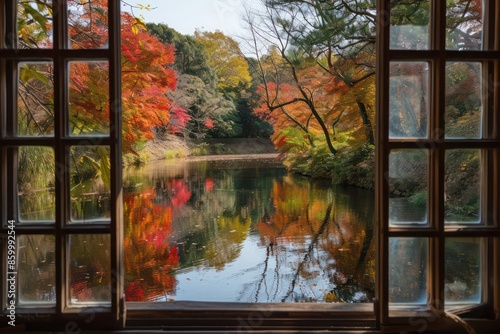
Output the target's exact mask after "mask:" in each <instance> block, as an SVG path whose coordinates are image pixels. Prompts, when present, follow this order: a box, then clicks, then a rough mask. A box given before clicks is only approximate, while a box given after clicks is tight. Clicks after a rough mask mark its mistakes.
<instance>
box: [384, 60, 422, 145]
mask: <svg viewBox="0 0 500 334" xmlns="http://www.w3.org/2000/svg"><path fill="white" fill-rule="evenodd" d="M390 72H391V74H390V82H389V85H390V87H389V94H390V101H389V136H390V137H391V138H425V137H427V119H428V114H429V102H428V96H429V92H428V89H429V88H428V76H429V65H428V64H427V63H424V62H413V63H410V62H401V63H397V62H392V63H391V65H390Z"/></svg>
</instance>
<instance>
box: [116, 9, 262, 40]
mask: <svg viewBox="0 0 500 334" xmlns="http://www.w3.org/2000/svg"><path fill="white" fill-rule="evenodd" d="M125 2H126V3H129V4H132V5H136V4H137V3H140V4H142V5H147V4H150V5H151V8H152V9H151V10H149V11H146V10H139V9H133V10H134V15H135V16H140V15H142V17H143V18H144V21H145V22H147V23H165V24H167V25H168V26H169V27H171V28H173V29H175V30H177V31H178V32H180V33H182V34H187V35H193V34H194V32H195V30H196V29H199V30H202V31H215V30H220V31H222V32H223V33H224V34H226V35H228V36H231V37H236V36H241V35H244V29H243V27H242V26H243V24H242V21H241V18H240V16H241V14H243V13H244V9H243V2H244V3H245V5H252V4H253V5H255V4H257V3H259V0H250V1H249V0H143V1H137V0H128V1H127V0H126V1H125ZM123 9H124V10H127V8H126V7H124V8H123ZM127 11H130V10H127Z"/></svg>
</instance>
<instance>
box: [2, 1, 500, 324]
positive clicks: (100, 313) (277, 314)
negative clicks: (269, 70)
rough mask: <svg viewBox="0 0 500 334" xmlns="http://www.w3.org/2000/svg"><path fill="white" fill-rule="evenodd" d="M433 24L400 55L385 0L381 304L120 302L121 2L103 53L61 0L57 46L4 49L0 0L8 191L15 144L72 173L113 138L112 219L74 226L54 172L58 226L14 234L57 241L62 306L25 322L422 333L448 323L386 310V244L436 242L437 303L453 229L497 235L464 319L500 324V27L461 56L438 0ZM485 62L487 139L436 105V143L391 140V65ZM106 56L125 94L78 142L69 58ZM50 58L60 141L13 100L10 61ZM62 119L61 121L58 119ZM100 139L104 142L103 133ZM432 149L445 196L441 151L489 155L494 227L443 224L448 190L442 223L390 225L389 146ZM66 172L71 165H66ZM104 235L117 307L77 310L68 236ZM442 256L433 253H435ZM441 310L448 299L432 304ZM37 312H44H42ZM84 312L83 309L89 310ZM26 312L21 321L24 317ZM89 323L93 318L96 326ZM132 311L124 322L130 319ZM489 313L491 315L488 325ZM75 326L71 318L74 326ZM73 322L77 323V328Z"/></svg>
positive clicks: (439, 213) (5, 25) (9, 20)
mask: <svg viewBox="0 0 500 334" xmlns="http://www.w3.org/2000/svg"><path fill="white" fill-rule="evenodd" d="M431 1H432V4H433V12H434V13H436V16H435V17H436V18H439V19H436V20H433V21H432V22H433V24H435V25H436V27H438V29H437V32H436V33H434V34H433V36H434V37H433V39H432V43H431V44H432V48H431V50H429V51H396V50H390V49H389V24H387V23H388V21H387V20H388V15H387V13H388V8H389V0H377V8H378V11H377V16H378V21H377V30H378V35H377V36H378V37H377V56H378V60H377V71H378V75H377V96H378V100H377V108H378V111H377V148H376V150H377V159H376V168H377V170H376V227H377V228H378V235H377V256H378V264H377V268H378V269H377V274H376V275H377V277H376V282H377V283H376V284H377V285H376V286H377V291H376V296H377V300H376V302H375V303H373V304H366V305H302V306H297V305H284V304H269V305H268V304H235V303H221V304H217V305H214V304H212V303H196V302H194V303H184V304H183V303H176V304H169V303H165V304H162V305H159V304H156V303H126V304H125V302H124V297H123V285H124V284H123V272H124V270H123V247H122V239H123V231H122V229H123V224H122V215H123V213H122V193H121V103H120V102H119V101H121V100H120V97H121V84H120V79H121V75H120V74H121V73H120V66H119V65H120V1H119V0H109V13H110V14H109V28H110V29H109V31H110V36H109V38H110V43H109V45H110V48H109V49H99V50H69V49H68V48H67V47H66V42H63V41H66V33H65V31H66V30H65V27H66V24H67V22H66V15H65V6H64V3H65V1H64V0H53V3H54V6H56V8H57V10H55V12H56V13H57V14H56V15H54V21H53V22H54V27H53V31H54V48H53V49H36V50H31V49H30V50H18V49H16V48H15V46H13V45H8V43H7V39H6V38H5V37H6V36H15V35H17V33H16V30H15V28H16V22H15V13H16V8H15V6H13V5H12V4H13V3H15V1H14V0H0V36H2V39H1V40H0V158H1V159H0V161H1V162H0V190H1V191H2V194H5V193H11V194H14V193H15V187H14V184H13V181H12V180H10V179H9V178H10V177H11V176H12V172H11V170H14V169H15V168H14V167H15V160H16V159H15V152H16V150H17V149H16V148H17V147H20V146H23V145H34V146H48V147H53V148H54V150H55V153H56V163H57V164H59V165H62V166H65V168H68V163H67V161H68V159H67V155H68V153H67V148H68V147H69V146H73V145H78V144H79V143H81V142H82V141H85V145H89V143H90V144H92V143H93V144H95V145H107V146H109V147H110V148H111V156H110V158H111V169H112V182H111V196H112V202H111V203H112V205H111V211H112V213H111V214H112V216H111V220H110V223H109V224H108V223H103V224H95V223H93V224H88V225H85V224H79V225H68V224H65V223H66V219H67V213H68V203H67V201H66V200H65V197H66V196H67V189H66V187H67V184H66V183H67V180H66V179H65V178H64V177H57V178H56V180H57V181H56V188H57V190H56V201H57V204H56V221H55V224H52V225H36V224H31V225H30V224H25V225H22V226H17V227H16V233H17V235H22V234H52V235H55V236H56V263H57V269H56V285H57V301H56V305H55V307H50V308H24V309H23V308H21V309H18V313H17V315H18V317H19V318H18V321H19V323H23V322H24V323H25V324H26V325H27V326H28V328H32V329H36V330H40V329H46V330H54V329H62V330H68V327H67V326H68V324H70V325H71V326H76V327H72V329H79V328H94V329H111V328H113V329H119V328H125V329H131V330H133V329H137V328H139V327H141V328H144V327H143V326H144V324H147V327H148V328H151V329H153V328H159V327H163V328H164V327H165V326H167V327H168V329H170V330H175V329H184V330H185V329H186V328H190V329H192V330H201V329H203V330H225V331H227V330H234V331H246V332H248V331H251V330H270V329H282V330H287V329H288V330H296V329H298V328H300V329H310V330H325V329H329V330H331V331H336V330H341V331H343V332H347V331H348V330H351V329H352V330H362V331H363V332H368V331H369V332H398V331H412V330H416V331H418V330H420V329H422V328H421V327H417V328H416V327H415V320H417V322H416V323H417V326H420V325H421V324H422V322H421V321H420V320H421V319H423V320H424V321H425V325H426V327H425V329H424V330H431V329H436V330H440V329H442V328H444V327H446V326H447V321H446V317H444V316H436V315H435V314H434V313H432V312H430V311H422V312H416V313H412V314H411V315H410V314H404V312H403V313H402V314H401V315H400V316H389V309H388V305H389V292H388V240H389V237H392V236H403V237H404V236H410V237H414V236H419V237H427V238H429V240H432V242H431V243H430V244H431V246H430V254H431V256H430V258H429V261H430V265H429V272H430V277H431V279H430V284H429V287H430V291H429V294H430V295H431V300H432V297H433V296H440V295H441V294H442V291H443V286H444V283H443V268H441V267H440V266H439V264H440V263H443V261H444V254H443V253H444V245H443V241H444V238H446V237H450V236H452V237H453V236H471V235H473V236H481V237H484V238H487V239H488V240H491V241H490V242H489V243H488V244H489V245H488V247H489V249H488V261H489V263H488V265H491V266H492V268H491V269H488V271H489V272H488V277H487V278H486V279H484V284H485V285H486V286H487V291H488V293H487V295H486V296H485V297H486V300H487V303H486V304H485V305H481V306H479V307H472V308H470V309H466V310H461V311H460V312H458V313H459V314H462V315H464V316H465V317H470V319H467V320H468V321H470V323H471V324H473V325H475V326H477V327H478V328H483V329H486V330H490V329H491V330H493V329H495V328H496V327H497V326H498V325H499V322H498V320H495V318H498V315H497V314H496V313H495V312H496V310H498V309H499V307H500V298H499V295H500V293H499V286H498V284H495V282H499V281H500V280H499V278H500V256H499V255H498V254H500V243H499V235H500V218H499V215H500V210H499V207H500V198H499V197H500V196H499V194H498V190H499V189H498V188H499V179H500V175H499V173H500V172H499V167H500V157H499V154H500V153H499V150H500V148H499V147H500V138H499V132H500V85H495V83H498V82H500V51H499V50H500V34H498V35H494V34H487V35H486V39H487V40H488V43H490V45H491V48H492V50H491V51H474V52H462V51H460V52H458V51H446V50H444V48H443V45H442V44H440V43H437V42H436V41H438V40H439V36H443V34H444V17H445V11H444V10H443V2H442V1H440V0H431ZM490 3H491V4H492V5H491V6H492V8H490V9H492V11H491V13H490V15H491V17H494V20H490V21H489V22H490V26H489V28H488V30H489V31H496V32H499V31H500V3H496V4H494V1H491V0H490ZM484 58H487V59H489V61H488V63H487V67H486V71H487V72H488V74H492V75H493V77H492V82H491V83H490V84H491V87H490V88H491V89H492V90H493V93H492V94H491V96H489V97H488V105H489V108H488V111H487V113H486V115H485V117H486V120H487V121H486V122H485V124H488V126H487V128H486V129H485V130H486V134H487V139H484V140H483V139H481V140H468V141H465V140H457V141H452V140H445V139H444V138H443V137H442V135H440V134H439V132H433V131H432V129H439V128H442V123H443V117H442V116H443V115H442V112H435V113H433V112H432V111H431V118H432V121H431V127H432V128H431V129H430V131H429V132H430V133H431V134H433V133H434V135H435V137H431V138H430V139H429V140H406V141H400V140H399V141H398V140H393V139H389V137H388V129H389V127H388V117H387V113H388V97H389V90H388V87H389V81H388V80H389V76H388V74H389V61H391V60H405V59H426V60H428V61H429V62H433V63H435V64H438V66H437V68H442V67H443V64H445V62H446V60H448V59H457V60H458V59H460V60H463V59H470V60H481V61H483V60H484ZM79 59H86V60H106V61H109V64H110V87H109V88H110V100H111V101H118V102H117V103H111V113H110V115H111V116H110V133H109V136H104V137H92V136H89V137H78V138H75V137H70V136H68V135H67V134H66V129H65V123H64V115H65V114H66V113H67V110H66V87H65V86H66V84H67V83H66V81H65V80H67V79H66V75H67V74H66V72H67V63H68V61H70V60H79ZM38 60H43V61H47V60H48V61H52V62H53V63H54V66H55V68H56V72H57V73H58V74H57V77H56V79H55V86H54V89H55V110H56V114H57V115H59V116H58V117H56V121H55V122H56V127H55V133H54V137H53V138H52V137H51V138H48V137H39V138H26V137H16V136H13V135H12V133H11V132H12V131H11V129H12V127H13V126H12V124H13V122H14V120H13V118H12V116H10V115H13V112H12V111H13V110H15V109H14V108H15V102H14V101H15V96H14V95H13V93H12V92H13V90H12V88H9V84H13V78H15V77H16V76H15V72H14V70H12V69H9V68H8V66H7V65H8V64H9V62H12V61H38ZM433 73H434V74H433V75H432V77H431V80H432V82H433V83H434V86H433V87H434V88H435V89H436V91H437V92H443V91H444V80H443V79H444V78H443V76H444V71H438V70H434V71H433ZM433 95H437V98H435V99H434V100H433V103H432V107H431V110H442V107H443V103H444V102H443V99H442V97H441V98H440V97H439V94H433ZM61 115H63V116H61ZM96 138H98V140H96ZM422 145H423V146H424V147H428V148H430V147H436V148H437V149H436V150H435V151H434V153H433V154H432V157H431V165H430V166H431V168H430V171H431V172H430V173H429V174H430V181H429V184H431V189H432V190H434V191H436V192H437V193H438V194H439V193H442V191H443V189H442V188H443V185H442V182H440V180H442V178H443V168H442V165H443V159H444V155H443V152H444V149H445V147H478V148H484V147H488V148H491V150H492V151H493V152H494V154H491V156H490V157H488V159H490V160H489V163H488V168H487V181H491V182H488V183H487V184H488V188H487V189H486V190H485V192H486V193H487V194H488V195H491V198H489V199H488V202H487V204H486V208H485V209H484V210H486V211H488V213H489V214H490V217H491V219H492V222H491V223H492V226H488V227H487V228H481V229H463V230H458V229H455V230H452V229H447V228H445V226H444V222H443V200H442V199H440V196H433V197H432V198H431V201H430V206H431V210H430V212H431V213H432V219H434V220H435V221H438V222H439V224H437V225H436V226H437V228H434V229H432V228H431V229H394V228H390V227H389V223H388V196H389V192H388V182H387V180H386V179H385V175H386V173H387V172H388V154H389V150H390V149H393V148H414V147H419V148H420V147H422ZM62 172H63V173H64V168H63V171H62ZM12 201H13V199H12V197H8V196H2V197H1V199H0V217H1V219H2V221H1V223H0V231H1V233H2V237H3V236H4V235H5V234H6V231H7V230H6V222H7V220H8V219H12V218H16V217H14V216H13V215H15V212H14V209H13V208H14V207H15V205H14V204H13V202H12ZM88 233H103V234H109V235H110V236H111V270H112V272H113V273H114V275H113V279H112V300H111V303H110V306H109V307H90V308H70V307H68V305H67V303H66V300H67V296H66V286H67V282H66V277H67V268H66V257H65V254H66V251H67V250H66V236H67V235H69V234H88ZM3 240H4V239H2V241H1V243H0V246H1V249H0V250H1V253H2V259H1V260H0V265H1V266H2V269H3V268H6V261H5V256H3V255H4V254H6V243H5V242H4V241H3ZM434 255H435V256H434ZM1 273H2V274H1V275H0V276H1V279H2V282H1V283H0V286H1V291H0V302H1V303H2V310H3V312H4V313H5V304H6V295H5V291H6V287H5V273H4V271H3V270H2V271H1ZM435 306H437V308H438V310H441V311H442V309H440V308H442V305H439V304H438V305H435ZM34 314H36V316H34ZM82 314H83V316H82ZM23 315H25V317H23ZM90 318H92V321H88V320H89V319H90ZM125 318H127V319H128V320H127V321H126V322H125ZM485 319H486V320H485ZM73 322H74V323H73ZM70 329H71V328H70Z"/></svg>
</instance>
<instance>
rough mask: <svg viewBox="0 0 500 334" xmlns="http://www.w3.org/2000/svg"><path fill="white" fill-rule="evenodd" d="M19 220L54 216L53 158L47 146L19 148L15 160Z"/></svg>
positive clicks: (45, 218)
mask: <svg viewBox="0 0 500 334" xmlns="http://www.w3.org/2000/svg"><path fill="white" fill-rule="evenodd" d="M17 168H18V169H17V190H18V193H17V196H18V204H19V220H20V221H21V222H27V221H51V222H53V221H54V219H55V193H54V185H55V160H54V150H53V149H51V148H48V147H39V146H25V147H20V148H19V151H18V161H17Z"/></svg>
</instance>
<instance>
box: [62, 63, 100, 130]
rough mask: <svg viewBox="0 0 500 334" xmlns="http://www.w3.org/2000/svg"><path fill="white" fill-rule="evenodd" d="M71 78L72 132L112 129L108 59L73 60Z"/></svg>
mask: <svg viewBox="0 0 500 334" xmlns="http://www.w3.org/2000/svg"><path fill="white" fill-rule="evenodd" d="M69 80H70V84H69V88H70V90H69V114H70V115H69V131H70V134H71V135H89V134H107V133H109V72H108V62H82V61H79V62H71V63H70V65H69Z"/></svg>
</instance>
